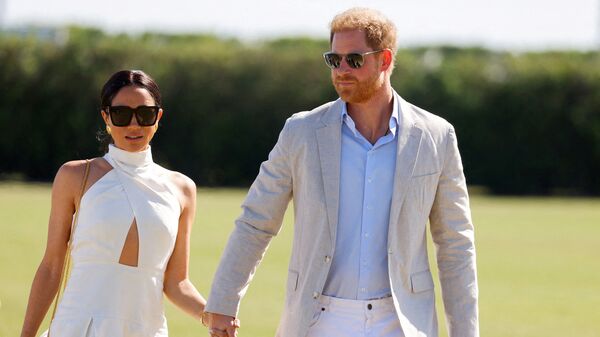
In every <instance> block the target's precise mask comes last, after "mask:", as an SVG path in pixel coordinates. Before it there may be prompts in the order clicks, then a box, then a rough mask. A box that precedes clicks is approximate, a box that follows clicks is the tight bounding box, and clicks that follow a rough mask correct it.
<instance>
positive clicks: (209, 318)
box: [202, 312, 240, 337]
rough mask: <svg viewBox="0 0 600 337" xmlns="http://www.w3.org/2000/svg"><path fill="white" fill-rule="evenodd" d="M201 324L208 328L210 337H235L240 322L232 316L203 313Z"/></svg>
mask: <svg viewBox="0 0 600 337" xmlns="http://www.w3.org/2000/svg"><path fill="white" fill-rule="evenodd" d="M202 324H204V325H205V326H206V327H208V334H209V335H210V337H237V329H238V328H239V327H240V320H239V319H237V318H235V317H232V316H227V315H221V314H215V313H212V312H204V313H203V314H202Z"/></svg>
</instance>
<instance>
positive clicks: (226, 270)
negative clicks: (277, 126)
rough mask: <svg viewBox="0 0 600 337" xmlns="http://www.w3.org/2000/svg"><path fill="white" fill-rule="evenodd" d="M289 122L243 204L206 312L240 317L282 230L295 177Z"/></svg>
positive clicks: (263, 164)
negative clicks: (258, 271)
mask: <svg viewBox="0 0 600 337" xmlns="http://www.w3.org/2000/svg"><path fill="white" fill-rule="evenodd" d="M289 122H290V119H288V121H286V123H285V125H284V127H283V129H282V131H281V133H280V134H279V139H278V140H277V143H276V144H275V146H274V148H273V149H272V150H271V152H270V153H269V157H268V159H267V160H266V161H265V162H263V163H262V164H261V166H260V170H259V173H258V176H257V177H256V179H255V180H254V183H253V184H252V186H251V187H250V190H249V191H248V195H247V196H246V199H245V200H244V202H243V204H242V214H241V215H240V217H239V218H238V219H237V220H236V221H235V226H234V229H233V232H232V233H231V235H230V236H229V240H228V242H227V245H226V247H225V250H224V252H223V255H222V257H221V261H220V263H219V266H218V268H217V272H216V274H215V277H214V279H213V283H212V288H211V292H210V296H209V299H208V303H207V305H206V309H205V310H206V311H208V312H213V313H219V314H225V315H229V316H237V313H238V311H239V306H240V302H241V299H242V297H243V296H244V294H245V293H246V290H247V288H248V285H249V283H250V281H251V280H252V277H253V275H254V272H255V271H256V268H257V267H258V265H259V264H260V261H261V260H262V258H263V256H264V253H265V251H266V250H267V247H268V245H269V242H270V241H271V239H272V238H273V236H275V235H277V233H278V232H279V230H280V229H281V225H282V221H283V216H284V214H285V210H286V208H287V206H288V204H289V201H290V199H291V196H292V174H291V168H290V165H289V158H288V151H287V148H288V143H289V140H288V138H289V136H290V135H289V133H290V130H289Z"/></svg>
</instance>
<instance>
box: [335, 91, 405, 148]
mask: <svg viewBox="0 0 600 337" xmlns="http://www.w3.org/2000/svg"><path fill="white" fill-rule="evenodd" d="M393 108H394V93H393V91H392V88H391V86H388V85H384V86H383V87H382V88H381V91H380V92H379V93H377V94H375V95H374V96H373V97H371V99H369V100H368V101H366V102H363V103H348V104H347V105H346V109H347V111H348V115H349V116H350V117H352V120H353V121H354V124H356V130H358V132H360V134H361V135H363V137H365V138H366V139H367V140H368V141H369V142H370V143H371V144H375V143H376V142H377V140H378V139H379V138H381V137H383V136H385V135H386V134H387V132H388V131H389V121H390V117H391V116H392V110H393Z"/></svg>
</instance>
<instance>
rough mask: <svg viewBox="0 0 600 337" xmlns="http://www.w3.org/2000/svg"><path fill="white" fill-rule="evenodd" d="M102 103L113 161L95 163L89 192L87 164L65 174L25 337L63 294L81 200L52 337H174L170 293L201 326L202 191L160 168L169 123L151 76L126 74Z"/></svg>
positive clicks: (67, 167) (66, 168)
mask: <svg viewBox="0 0 600 337" xmlns="http://www.w3.org/2000/svg"><path fill="white" fill-rule="evenodd" d="M101 102H102V111H101V115H102V118H103V119H104V122H105V123H106V130H107V133H108V134H109V135H110V136H111V138H112V142H111V144H110V145H109V147H108V152H107V153H106V155H105V156H104V157H101V158H94V159H92V160H91V161H90V165H89V177H88V178H87V181H86V184H85V186H84V188H83V190H81V185H82V182H83V181H84V172H85V169H86V165H87V162H86V161H84V160H79V161H71V162H68V163H66V164H64V165H63V166H62V167H61V168H60V169H59V171H58V173H57V174H56V178H55V180H54V184H53V187H52V208H51V211H50V220H49V230H48V243H47V247H46V252H45V254H44V257H43V259H42V262H41V264H40V266H39V268H38V270H37V273H36V275H35V278H34V281H33V285H32V289H31V294H30V297H29V303H28V306H27V312H26V316H25V322H24V324H23V330H22V332H21V336H22V337H33V336H35V334H36V333H37V330H38V328H39V326H40V324H41V322H42V320H43V318H44V315H45V314H46V312H47V310H48V308H49V306H50V304H51V302H52V300H53V298H54V296H55V294H56V292H57V289H58V285H59V279H60V276H61V272H62V267H63V259H64V256H65V254H66V252H67V242H68V240H69V237H70V235H71V233H70V232H71V223H72V221H73V220H72V219H73V214H74V211H75V207H76V205H77V204H78V203H79V200H80V197H81V202H80V208H79V209H80V212H79V216H78V219H77V221H76V224H75V227H74V230H73V233H72V235H73V238H72V242H73V243H72V246H71V258H72V264H73V267H72V270H71V273H70V276H69V278H68V280H67V281H66V282H67V283H66V289H65V292H64V294H63V296H62V299H61V301H60V304H59V305H58V308H57V310H56V315H55V317H54V319H53V320H52V322H51V324H50V336H51V337H74V336H78V337H79V336H101V337H109V336H110V337H125V336H127V337H137V336H139V337H149V336H156V337H158V336H161V337H162V336H167V335H168V333H167V324H166V320H165V317H164V313H163V303H162V298H163V291H164V293H165V294H166V295H167V297H168V298H169V299H170V300H171V301H172V302H173V303H174V304H175V305H177V306H178V307H180V308H181V309H182V310H183V311H185V312H187V313H188V314H190V315H191V316H193V317H195V318H197V319H199V320H201V315H202V313H203V311H204V306H205V303H206V301H205V300H204V298H202V296H201V295H200V294H199V293H198V291H197V290H196V288H195V287H194V285H193V284H192V283H191V282H190V280H189V279H188V261H189V249H190V233H191V227H192V223H193V221H194V213H195V207H196V186H195V184H194V182H193V181H192V180H191V179H189V178H188V177H186V176H184V175H183V174H181V173H178V172H173V171H169V170H167V169H164V168H162V167H160V166H159V165H157V164H155V163H154V162H153V161H152V153H151V149H150V145H149V144H150V141H151V140H152V137H153V136H154V134H155V133H156V130H157V129H158V122H159V121H160V119H161V117H162V115H163V110H162V109H161V97H160V92H159V89H158V86H157V85H156V83H155V82H154V80H152V79H151V78H150V77H149V76H148V75H147V74H145V73H144V72H142V71H137V70H123V71H119V72H117V73H115V74H114V75H113V76H112V77H111V78H110V79H109V80H108V82H106V84H105V85H104V87H103V89H102V93H101ZM81 191H84V192H83V196H80V193H81Z"/></svg>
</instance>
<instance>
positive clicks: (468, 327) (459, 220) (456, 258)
mask: <svg viewBox="0 0 600 337" xmlns="http://www.w3.org/2000/svg"><path fill="white" fill-rule="evenodd" d="M445 138H446V139H445V143H446V149H445V156H444V160H443V167H442V171H441V175H440V179H439V183H438V187H437V192H436V196H435V200H434V203H433V207H432V211H431V214H430V218H429V220H430V225H431V234H432V238H433V241H434V243H435V246H436V251H437V263H438V268H439V276H440V283H441V287H442V297H443V301H444V307H445V310H446V319H447V323H448V332H449V335H450V337H476V336H479V318H478V315H479V314H478V304H477V302H478V286H477V268H476V262H475V241H474V228H473V222H472V220H471V211H470V208H469V196H468V193H467V185H466V181H465V176H464V173H463V167H462V163H461V158H460V153H459V151H458V145H457V140H456V135H455V132H454V129H453V128H452V127H450V128H449V129H448V133H447V135H446V137H445Z"/></svg>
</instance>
